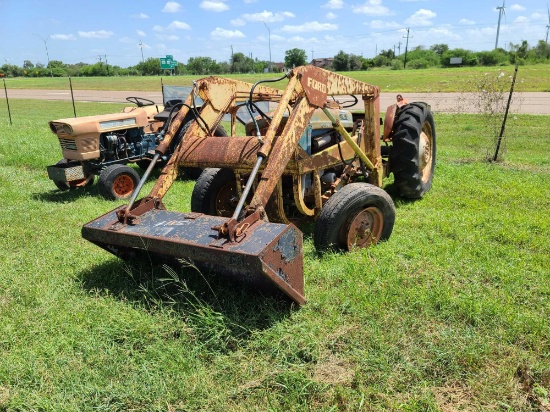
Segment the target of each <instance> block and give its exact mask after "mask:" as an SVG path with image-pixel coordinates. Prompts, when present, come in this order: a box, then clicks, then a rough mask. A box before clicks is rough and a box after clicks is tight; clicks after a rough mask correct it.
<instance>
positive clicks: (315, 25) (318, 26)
mask: <svg viewBox="0 0 550 412" xmlns="http://www.w3.org/2000/svg"><path fill="white" fill-rule="evenodd" d="M329 30H338V25H337V24H331V23H319V22H318V21H310V22H308V23H304V24H301V25H299V26H289V25H285V26H283V27H282V28H281V31H284V32H288V33H304V32H312V31H329Z"/></svg>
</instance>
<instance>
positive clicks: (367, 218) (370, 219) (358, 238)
mask: <svg viewBox="0 0 550 412" xmlns="http://www.w3.org/2000/svg"><path fill="white" fill-rule="evenodd" d="M383 227H384V216H383V215H382V212H381V211H380V209H378V208H377V207H373V206H371V207H367V208H365V209H363V210H361V211H360V212H359V213H357V214H356V215H355V216H354V217H353V218H351V219H350V220H349V222H348V224H347V225H344V226H343V228H342V229H343V230H342V231H341V233H340V240H341V241H342V243H343V244H344V245H346V247H347V248H348V249H352V248H365V247H369V246H371V245H372V244H374V243H376V242H377V241H378V239H380V236H381V234H382V228H383Z"/></svg>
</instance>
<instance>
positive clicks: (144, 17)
mask: <svg viewBox="0 0 550 412" xmlns="http://www.w3.org/2000/svg"><path fill="white" fill-rule="evenodd" d="M130 17H132V18H133V19H148V18H149V16H148V15H147V14H145V13H139V14H132V16H130Z"/></svg>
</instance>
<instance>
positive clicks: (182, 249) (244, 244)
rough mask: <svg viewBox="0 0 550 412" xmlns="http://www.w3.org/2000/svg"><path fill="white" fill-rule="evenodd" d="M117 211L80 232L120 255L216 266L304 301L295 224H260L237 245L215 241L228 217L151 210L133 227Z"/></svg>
mask: <svg viewBox="0 0 550 412" xmlns="http://www.w3.org/2000/svg"><path fill="white" fill-rule="evenodd" d="M119 209H120V208H118V209H115V210H113V211H111V212H109V213H107V214H105V215H103V216H101V217H99V218H98V219H96V220H94V221H92V222H89V223H88V224H86V225H85V226H84V227H83V228H82V236H83V237H84V238H85V239H87V240H89V241H91V242H93V243H95V244H97V245H99V246H101V247H103V248H104V249H105V250H107V251H109V252H111V253H113V254H115V255H117V253H118V252H119V251H123V250H127V249H128V248H131V249H136V250H141V251H146V252H149V253H152V254H160V255H166V256H173V257H176V258H187V259H191V260H193V261H196V262H202V263H207V264H210V265H214V266H215V267H216V271H217V272H220V273H226V274H227V275H229V276H231V277H237V278H238V279H240V280H242V281H244V282H247V283H252V284H259V285H262V287H267V286H271V287H275V288H276V289H277V290H280V291H282V292H283V293H285V294H286V295H287V296H289V297H290V298H291V299H292V300H294V301H295V302H296V303H298V304H303V303H304V302H305V298H304V284H303V276H302V264H303V255H302V233H301V232H300V231H299V230H298V229H297V228H296V227H295V226H293V225H283V224H279V223H270V222H264V221H258V222H256V223H254V225H253V226H252V227H251V228H250V230H247V231H246V234H245V235H244V236H243V237H242V239H241V240H240V241H238V242H227V241H219V240H217V237H218V232H217V231H216V230H213V229H212V227H214V226H220V225H222V224H223V223H224V222H226V221H227V220H228V219H227V218H224V217H214V216H206V215H202V214H198V213H178V212H168V211H165V210H157V209H153V210H151V211H149V212H147V213H145V214H144V215H142V216H141V217H140V221H139V223H138V224H135V225H124V224H121V223H119V221H118V218H117V216H116V212H117V211H118V210H119Z"/></svg>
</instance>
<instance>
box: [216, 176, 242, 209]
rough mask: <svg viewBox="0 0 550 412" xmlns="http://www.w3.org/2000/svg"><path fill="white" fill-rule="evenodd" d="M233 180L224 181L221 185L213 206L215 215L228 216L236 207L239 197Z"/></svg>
mask: <svg viewBox="0 0 550 412" xmlns="http://www.w3.org/2000/svg"><path fill="white" fill-rule="evenodd" d="M236 192H237V191H236V190H235V185H234V183H233V182H231V183H226V184H225V185H223V186H222V187H221V189H220V190H219V192H218V194H217V195H216V199H215V202H216V204H215V208H216V215H217V216H224V217H230V216H231V215H232V214H233V211H234V210H235V207H237V203H238V202H239V199H238V197H237V193H236Z"/></svg>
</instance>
